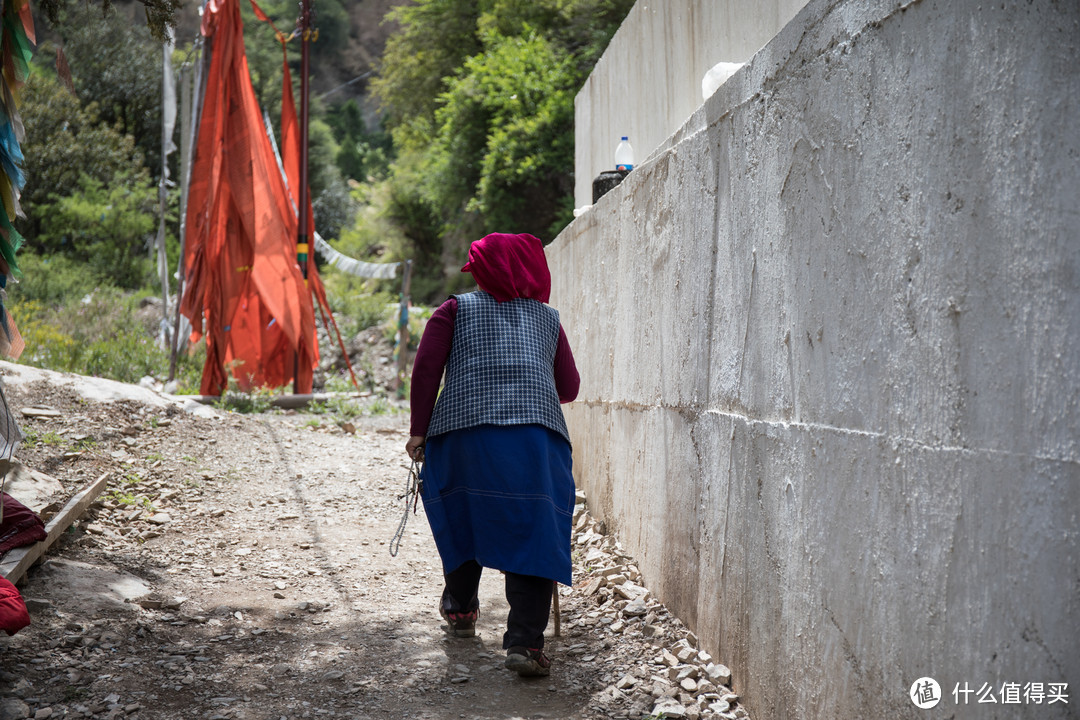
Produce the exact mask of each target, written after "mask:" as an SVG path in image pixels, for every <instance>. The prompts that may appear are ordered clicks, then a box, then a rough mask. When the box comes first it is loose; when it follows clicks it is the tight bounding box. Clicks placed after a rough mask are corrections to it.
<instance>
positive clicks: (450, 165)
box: [432, 26, 577, 237]
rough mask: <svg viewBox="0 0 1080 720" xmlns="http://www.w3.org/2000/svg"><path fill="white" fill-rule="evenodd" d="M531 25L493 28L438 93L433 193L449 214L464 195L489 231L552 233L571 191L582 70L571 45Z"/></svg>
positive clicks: (485, 228)
mask: <svg viewBox="0 0 1080 720" xmlns="http://www.w3.org/2000/svg"><path fill="white" fill-rule="evenodd" d="M523 30H524V31H525V32H526V34H525V35H523V36H518V37H505V36H503V35H500V34H498V33H495V32H492V33H485V37H484V45H485V48H486V52H484V53H483V54H478V55H475V56H473V57H471V58H469V59H467V60H466V61H465V64H464V66H463V67H462V70H461V72H460V73H459V75H458V76H457V77H456V78H454V79H453V80H451V81H450V82H449V83H448V87H447V90H446V92H445V93H443V94H442V95H441V96H440V101H441V102H442V107H440V108H439V110H438V111H437V112H436V114H435V117H436V122H437V123H438V125H439V127H440V131H439V136H438V139H437V141H436V148H435V152H436V153H438V157H439V159H438V160H437V161H436V169H435V172H433V173H432V179H433V180H434V186H433V188H432V194H433V195H434V196H435V197H436V198H437V199H438V201H439V205H440V207H441V208H442V209H443V211H444V212H447V213H449V212H451V211H452V210H453V209H456V208H457V207H458V206H460V203H461V201H462V199H465V201H466V205H465V210H466V211H475V212H477V213H479V214H480V215H481V216H482V217H483V228H482V231H483V232H485V233H486V232H494V231H500V230H504V229H506V228H513V229H514V230H515V231H519V232H530V233H532V234H534V235H538V236H541V237H544V236H546V235H547V233H548V231H549V228H550V226H551V225H552V223H554V222H555V219H556V218H555V216H556V207H557V203H558V200H559V198H560V197H562V196H564V195H566V194H567V193H569V192H571V191H572V190H573V188H572V185H571V183H570V178H571V177H572V174H571V172H570V169H572V168H573V164H574V148H573V132H574V127H573V121H574V114H573V107H574V105H573V102H574V91H575V90H576V85H577V78H576V75H575V73H574V70H573V59H572V58H571V57H570V56H569V55H567V54H566V53H565V51H563V50H562V49H560V48H559V47H558V46H556V45H554V44H553V43H551V42H549V41H548V40H546V39H545V38H543V37H541V36H539V35H538V34H536V33H535V32H534V31H532V29H531V28H529V27H528V26H524V27H523ZM478 158H479V163H477V162H476V161H477V159H478ZM557 229H561V228H557Z"/></svg>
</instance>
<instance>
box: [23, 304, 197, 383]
mask: <svg viewBox="0 0 1080 720" xmlns="http://www.w3.org/2000/svg"><path fill="white" fill-rule="evenodd" d="M138 303H139V298H138V297H137V296H135V295H129V294H124V293H121V292H120V291H118V290H116V289H115V288H101V289H98V290H95V291H94V292H92V293H91V294H90V295H88V296H86V297H83V298H81V299H80V298H76V299H71V300H69V301H67V302H66V303H65V304H62V305H56V306H52V307H50V306H46V305H45V304H44V303H42V302H41V301H39V300H18V301H16V302H13V303H12V304H11V305H10V306H9V310H10V311H11V315H12V317H13V318H14V319H15V322H16V324H17V325H18V327H19V331H20V332H21V333H22V336H23V339H24V340H25V341H26V350H25V351H24V352H23V355H22V357H21V358H20V359H19V361H20V362H22V363H24V364H26V365H32V366H34V367H40V368H47V369H49V370H57V371H61V372H73V373H78V374H80V375H91V376H95V377H105V378H110V379H112V380H118V381H120V382H127V383H137V382H139V380H140V379H142V378H143V377H144V376H147V375H149V376H152V377H155V378H158V379H164V378H165V377H167V376H168V372H169V351H168V350H166V349H162V348H159V347H157V345H156V344H155V338H154V337H153V334H152V333H151V332H149V331H147V329H146V327H145V326H144V325H143V324H142V322H141V321H140V320H139V318H138V316H137V313H136V311H137V308H138ZM204 359H205V346H204V345H202V344H200V345H198V346H196V347H195V348H193V349H192V350H191V351H190V352H187V353H181V354H180V355H179V356H178V357H177V384H178V392H180V393H197V392H198V389H199V380H200V378H201V376H202V366H203V363H204Z"/></svg>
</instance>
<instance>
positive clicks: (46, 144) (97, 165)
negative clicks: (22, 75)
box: [16, 72, 156, 288]
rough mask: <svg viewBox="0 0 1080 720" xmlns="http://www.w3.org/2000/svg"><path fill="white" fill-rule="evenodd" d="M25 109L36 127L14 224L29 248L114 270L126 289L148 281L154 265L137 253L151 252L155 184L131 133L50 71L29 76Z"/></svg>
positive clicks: (94, 269)
mask: <svg viewBox="0 0 1080 720" xmlns="http://www.w3.org/2000/svg"><path fill="white" fill-rule="evenodd" d="M21 110H22V113H23V120H24V122H25V123H26V125H27V127H30V128H33V132H30V133H28V134H27V139H26V142H25V143H24V145H23V152H24V154H25V156H26V173H27V176H28V177H29V178H30V180H29V181H28V183H27V186H26V190H25V191H24V193H23V196H22V205H23V210H24V211H25V212H26V218H25V220H19V221H18V222H17V223H16V225H17V227H18V228H19V230H20V232H22V233H23V235H25V236H26V238H27V243H26V248H27V249H28V250H31V251H35V252H37V253H39V254H41V255H42V256H48V257H50V258H53V257H56V256H59V255H62V256H65V257H67V258H69V259H71V260H72V261H74V262H77V263H82V264H84V265H85V266H87V267H85V270H86V271H87V272H88V273H89V274H90V275H92V276H96V274H97V273H104V275H102V277H108V278H113V276H114V272H115V273H117V276H116V277H115V279H114V280H113V282H115V283H116V284H120V285H124V286H126V287H129V288H134V287H138V286H140V285H141V284H142V283H143V282H146V281H147V280H148V279H149V273H146V272H145V271H147V270H148V267H149V266H147V265H141V266H140V263H139V262H138V260H137V259H136V258H137V256H138V255H139V254H140V253H143V254H145V255H147V257H148V254H146V253H145V251H142V250H140V248H141V244H142V243H143V242H144V240H145V239H146V236H147V235H148V234H150V231H151V230H152V229H153V226H154V222H155V217H154V212H155V209H154V206H155V197H156V190H155V189H154V187H153V185H152V183H151V182H150V176H149V173H148V172H147V170H146V168H145V167H144V166H143V163H142V155H141V153H140V152H139V150H138V149H137V148H136V147H135V143H134V141H133V140H132V138H131V137H130V136H127V135H122V134H120V133H118V132H117V131H116V130H115V129H113V128H111V127H110V126H109V125H107V124H105V123H103V122H102V121H101V120H100V118H99V117H98V114H97V106H96V105H95V104H94V103H90V104H89V105H88V106H87V107H85V108H83V107H81V106H80V105H79V102H78V100H77V99H76V98H75V97H73V96H72V95H71V94H70V93H68V92H67V91H66V90H65V89H64V88H63V87H62V86H61V85H60V84H59V82H57V80H56V79H55V78H54V77H51V76H50V75H49V74H48V73H46V72H37V73H34V74H33V75H32V76H31V79H30V81H29V82H28V83H27V85H26V87H25V88H24V89H23V103H22V106H21ZM84 193H88V194H89V196H87V197H84ZM112 203H116V205H114V206H112V207H109V206H110V205H111V204H112ZM58 213H59V214H60V215H62V217H57V214H58ZM103 215H104V217H103ZM80 218H81V220H80ZM79 222H86V223H88V224H87V225H85V226H80V225H79ZM103 223H107V225H108V227H105V226H104V225H103ZM114 232H119V233H120V234H119V235H113V234H112V233H114ZM113 246H115V247H113ZM118 261H119V262H120V264H119V265H116V264H115V263H117V262H118Z"/></svg>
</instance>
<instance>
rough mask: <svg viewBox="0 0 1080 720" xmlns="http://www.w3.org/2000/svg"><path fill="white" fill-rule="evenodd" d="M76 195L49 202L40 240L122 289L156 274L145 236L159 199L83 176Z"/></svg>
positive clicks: (141, 190)
mask: <svg viewBox="0 0 1080 720" xmlns="http://www.w3.org/2000/svg"><path fill="white" fill-rule="evenodd" d="M77 187H78V190H77V191H76V192H75V193H74V194H72V195H65V196H62V197H61V196H57V195H54V196H52V202H49V203H46V204H45V205H44V206H43V210H44V211H45V212H46V216H45V218H44V223H43V225H44V227H43V233H42V236H43V237H46V238H53V239H55V241H56V242H59V243H60V244H61V245H63V246H65V247H66V248H67V249H68V254H69V257H73V258H77V259H80V260H82V261H83V262H85V263H86V266H87V269H88V270H89V271H90V273H91V274H93V275H95V276H97V277H108V278H110V279H111V280H112V282H113V283H115V284H116V285H118V286H119V287H125V288H135V287H140V286H141V285H142V284H143V283H144V282H145V281H146V279H147V278H148V277H150V276H151V275H152V274H153V265H152V263H151V262H150V258H149V256H148V254H147V252H146V238H147V236H148V235H150V234H151V232H152V231H153V229H154V226H155V224H156V223H155V221H154V216H153V211H154V204H155V195H156V193H155V192H154V191H153V189H151V188H147V187H135V188H131V187H126V186H123V185H120V186H116V187H112V188H106V187H105V185H104V184H103V183H102V182H101V181H100V180H97V179H95V178H92V177H90V176H88V175H83V176H82V177H80V178H79V182H78V186H77Z"/></svg>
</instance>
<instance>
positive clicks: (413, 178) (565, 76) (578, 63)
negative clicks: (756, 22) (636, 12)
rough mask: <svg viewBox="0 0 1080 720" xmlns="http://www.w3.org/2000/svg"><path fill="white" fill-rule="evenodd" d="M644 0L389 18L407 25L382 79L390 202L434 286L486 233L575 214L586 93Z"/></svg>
mask: <svg viewBox="0 0 1080 720" xmlns="http://www.w3.org/2000/svg"><path fill="white" fill-rule="evenodd" d="M632 5H633V0H534V1H533V2H528V3H523V2H520V0H416V2H415V3H412V4H409V5H405V6H401V7H399V8H397V9H395V10H393V11H392V12H391V13H390V14H389V15H388V19H390V20H392V21H394V22H397V23H398V24H399V25H400V30H399V31H398V32H397V33H395V34H394V35H392V36H391V37H390V39H389V40H388V42H387V46H386V52H385V54H384V55H383V59H382V65H381V67H380V77H379V78H378V79H377V80H376V81H375V82H374V83H373V87H374V90H375V92H376V94H377V97H378V99H379V100H380V102H381V104H382V110H383V112H384V113H385V114H386V120H387V124H388V126H389V128H390V130H391V132H392V136H393V141H394V155H393V160H392V162H391V166H390V172H389V184H390V189H391V192H390V195H389V201H388V205H387V208H386V210H387V214H388V216H389V217H391V218H393V219H394V220H395V221H396V222H397V223H399V226H400V227H401V228H402V230H403V233H404V235H405V237H406V238H407V240H408V242H409V243H410V244H411V247H407V248H404V249H403V251H404V252H407V253H409V255H410V256H411V257H415V258H426V259H431V261H430V262H424V263H421V262H419V261H418V263H417V272H418V274H417V276H416V278H417V280H418V281H419V283H420V284H421V285H425V284H429V283H426V281H425V279H424V274H425V273H435V274H438V275H440V276H441V275H442V272H443V268H444V267H453V265H454V264H455V260H456V259H459V258H461V257H462V256H463V255H464V251H465V247H466V245H467V243H468V241H470V240H473V239H475V238H476V237H478V236H479V235H481V234H483V233H484V232H488V231H492V230H504V231H525V232H531V233H533V234H535V235H537V236H539V237H541V238H543V239H544V240H550V239H552V238H553V237H554V236H555V235H556V234H557V233H558V232H559V231H560V230H561V229H562V228H563V227H564V226H565V225H566V223H567V222H568V221H569V220H570V218H571V216H572V212H571V211H572V207H573V197H572V192H573V155H574V151H573V102H574V95H575V94H576V92H577V90H578V89H579V88H580V86H581V83H582V82H583V81H584V79H585V77H586V76H587V75H588V72H589V71H590V70H591V68H592V66H593V64H594V63H595V62H596V60H597V59H598V58H599V57H600V54H601V53H602V52H603V50H604V48H605V47H606V46H607V43H608V42H609V41H610V39H611V37H612V35H613V34H614V32H615V30H616V29H617V28H618V26H619V23H621V22H622V19H623V18H624V17H625V15H626V13H627V12H629V10H630V8H631V7H632ZM363 217H364V216H363V215H361V218H363ZM361 221H362V220H361ZM455 277H456V276H454V275H447V276H446V277H445V278H444V281H443V283H442V286H443V287H450V285H451V284H452V283H454V282H455ZM430 286H431V287H437V286H438V283H430Z"/></svg>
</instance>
